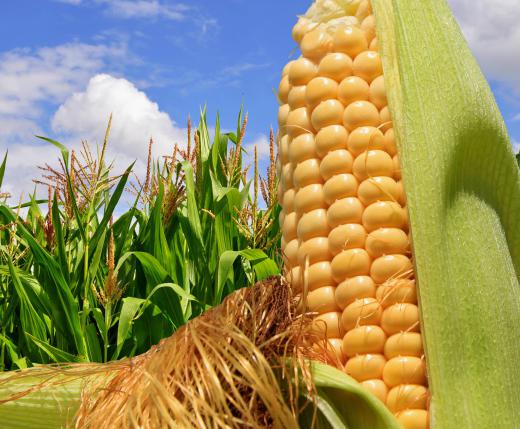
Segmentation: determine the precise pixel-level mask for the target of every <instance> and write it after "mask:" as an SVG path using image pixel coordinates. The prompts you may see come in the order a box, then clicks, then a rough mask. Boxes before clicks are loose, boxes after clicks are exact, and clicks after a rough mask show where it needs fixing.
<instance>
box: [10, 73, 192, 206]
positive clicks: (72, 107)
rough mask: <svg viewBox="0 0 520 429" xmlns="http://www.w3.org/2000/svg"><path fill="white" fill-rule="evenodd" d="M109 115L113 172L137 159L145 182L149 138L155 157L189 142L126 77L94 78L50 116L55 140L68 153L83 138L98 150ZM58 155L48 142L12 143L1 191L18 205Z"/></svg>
mask: <svg viewBox="0 0 520 429" xmlns="http://www.w3.org/2000/svg"><path fill="white" fill-rule="evenodd" d="M110 113H112V114H113V121H112V128H111V132H110V138H109V145H108V151H107V159H108V160H110V161H112V160H114V161H115V173H118V174H119V173H121V172H122V171H124V169H126V168H127V167H128V166H129V165H130V164H131V163H132V162H134V161H136V160H137V162H136V164H135V167H134V172H135V173H136V174H137V175H138V176H139V177H141V178H142V177H143V176H144V173H145V171H146V159H147V154H148V142H149V139H150V138H152V139H153V140H154V145H153V155H154V158H158V157H160V156H162V155H169V154H171V152H172V148H173V145H174V144H175V143H179V145H180V146H181V147H182V146H183V145H184V144H185V141H186V130H185V129H182V128H180V127H178V126H176V125H175V123H174V122H173V121H172V119H171V118H170V117H169V115H168V114H167V113H164V112H162V111H161V110H160V109H159V106H158V105H157V104H156V103H154V102H152V101H151V100H150V99H149V98H148V96H147V95H146V94H145V93H144V92H142V91H139V90H138V89H137V88H136V87H135V86H134V85H133V84H132V83H131V82H129V81H128V80H126V79H122V78H116V77H113V76H110V75H107V74H98V75H96V76H94V77H92V78H91V79H90V80H89V82H88V84H87V85H86V87H85V88H84V89H83V91H81V92H76V93H73V94H72V95H70V96H69V97H68V98H66V100H65V101H64V102H63V104H62V105H61V106H60V107H59V108H58V110H57V111H56V113H55V114H54V116H53V118H52V128H53V131H54V133H55V134H56V136H55V138H56V140H58V141H60V142H62V143H63V144H65V145H66V147H67V148H68V149H69V150H72V149H74V150H76V151H77V152H79V150H80V144H81V141H83V140H86V141H87V142H89V145H90V146H91V148H93V149H95V147H96V145H100V144H101V143H102V141H103V138H104V135H105V129H106V125H107V122H108V118H109V116H110ZM18 125H19V126H21V127H23V126H25V125H27V124H24V123H23V122H21V123H20V124H18ZM13 126H15V125H13ZM34 140H35V139H33V141H34ZM59 157H60V154H59V151H58V150H57V149H56V148H54V147H53V146H52V145H50V144H46V143H31V144H14V145H11V146H10V148H9V156H8V167H7V169H6V178H5V181H4V185H3V186H2V191H3V192H9V193H11V195H12V196H13V198H12V199H11V203H12V204H15V203H17V202H18V201H19V195H20V194H21V193H23V195H24V196H25V197H27V194H28V193H29V192H32V191H33V190H34V186H35V185H34V183H33V181H32V180H33V179H35V178H40V177H41V172H40V171H39V170H38V168H37V166H43V165H45V164H46V163H49V164H51V165H56V164H57V159H58V158H59ZM39 195H41V196H46V190H45V189H43V188H40V191H39Z"/></svg>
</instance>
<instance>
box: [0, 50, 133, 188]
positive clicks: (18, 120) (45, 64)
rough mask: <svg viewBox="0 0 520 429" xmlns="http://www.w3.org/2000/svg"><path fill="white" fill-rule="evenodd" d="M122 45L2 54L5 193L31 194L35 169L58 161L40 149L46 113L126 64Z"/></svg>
mask: <svg viewBox="0 0 520 429" xmlns="http://www.w3.org/2000/svg"><path fill="white" fill-rule="evenodd" d="M127 58H128V52H127V49H126V45H124V44H113V45H105V44H87V43H78V42H74V43H66V44H63V45H58V46H54V47H43V48H40V49H34V50H33V49H15V50H12V51H8V52H4V53H0V124H1V127H0V151H1V152H2V153H5V151H7V150H9V156H8V168H7V171H6V177H5V180H4V188H9V189H8V190H9V191H10V192H11V193H12V194H13V195H18V193H19V192H20V191H24V192H27V191H30V190H32V188H33V184H32V182H31V179H32V178H34V177H36V176H37V175H38V171H37V169H36V168H35V165H37V164H40V165H41V164H42V163H43V162H45V161H50V160H51V159H55V158H57V155H58V154H57V152H56V150H54V149H53V148H52V147H51V146H50V145H45V144H43V143H41V144H39V143H38V142H37V140H36V138H35V137H34V136H35V135H41V134H45V132H46V131H45V129H42V128H45V124H46V122H47V120H48V111H49V109H51V110H50V111H53V110H52V109H55V108H56V107H57V106H59V105H60V104H61V103H63V102H64V101H65V100H66V99H67V97H69V96H70V94H71V93H74V92H76V91H79V90H80V89H81V88H85V85H86V84H87V82H88V81H89V79H90V78H91V77H92V76H93V75H95V74H97V73H99V71H101V70H106V69H107V68H110V66H111V64H124V63H125V62H126V61H127Z"/></svg>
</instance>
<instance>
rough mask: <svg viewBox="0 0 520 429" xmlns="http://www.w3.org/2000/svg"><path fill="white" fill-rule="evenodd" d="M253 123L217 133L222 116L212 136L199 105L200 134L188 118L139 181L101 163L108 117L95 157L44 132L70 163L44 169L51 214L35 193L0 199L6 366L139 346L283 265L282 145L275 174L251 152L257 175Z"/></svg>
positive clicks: (2, 355) (108, 356) (0, 334)
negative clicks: (183, 133) (261, 170)
mask: <svg viewBox="0 0 520 429" xmlns="http://www.w3.org/2000/svg"><path fill="white" fill-rule="evenodd" d="M246 122H247V117H246V118H245V119H243V118H242V114H240V115H239V118H238V126H237V131H236V133H222V132H221V130H220V125H219V122H218V119H217V124H216V127H215V134H214V137H213V139H212V140H211V139H210V136H209V132H208V127H207V124H206V115H205V112H202V114H201V118H200V123H199V126H198V128H197V129H196V130H195V132H194V133H193V135H194V142H193V144H192V141H191V140H192V139H191V137H192V136H191V134H192V133H191V129H190V128H191V127H190V125H188V136H187V144H185V145H183V147H182V148H181V147H179V146H178V145H175V147H173V148H172V155H171V156H169V157H165V158H164V159H163V160H155V161H152V159H151V156H150V155H149V159H148V171H147V175H146V178H145V180H144V182H141V181H140V180H139V179H137V178H136V179H135V180H136V183H134V182H133V181H132V179H133V178H132V167H133V166H130V167H129V168H128V169H127V170H126V171H125V172H124V173H123V174H121V175H119V176H115V177H114V176H112V171H113V166H112V165H111V164H109V163H106V161H105V152H106V147H107V140H108V135H109V129H110V124H109V128H108V130H107V136H106V138H105V142H104V144H103V146H102V148H101V150H100V151H99V152H98V155H97V156H96V157H94V156H93V155H92V153H91V151H90V149H89V147H88V146H87V145H83V148H82V153H81V154H80V156H77V154H76V153H74V152H72V153H69V152H68V151H67V149H66V148H65V147H63V146H62V145H61V144H59V143H58V142H55V141H53V140H50V139H47V138H44V140H46V141H48V142H49V143H52V144H53V145H55V146H56V147H58V148H59V149H60V150H61V154H62V160H61V170H56V169H51V168H47V169H46V171H45V175H44V179H43V180H42V181H41V182H39V183H40V184H44V185H47V186H48V189H49V198H48V201H47V204H48V207H47V213H44V212H43V211H42V208H41V206H42V204H41V203H42V201H38V200H36V197H35V196H33V197H31V199H30V201H28V202H27V203H25V204H23V205H22V206H20V207H15V208H13V207H9V206H8V205H7V204H5V203H3V204H1V205H0V319H1V323H0V369H16V368H25V367H27V366H30V365H32V364H33V363H47V362H63V361H75V362H104V361H108V360H112V359H119V358H122V357H126V356H133V355H136V354H140V353H142V352H144V351H146V350H148V348H149V347H150V346H152V345H153V344H156V343H157V342H159V340H161V339H162V338H164V337H166V336H169V335H171V334H172V333H173V332H174V331H175V330H176V329H178V328H179V327H180V326H182V325H183V324H185V323H186V322H187V321H188V320H190V319H191V318H193V317H196V316H198V315H200V314H201V313H202V312H203V311H205V310H206V309H208V308H210V307H212V306H215V305H217V304H219V303H220V302H221V301H222V299H223V298H224V297H225V296H226V295H228V294H229V293H231V292H233V291H234V290H236V289H238V288H241V287H245V286H247V285H250V284H252V283H254V282H256V281H258V280H262V279H264V278H266V277H269V276H271V275H275V274H278V273H279V266H280V260H279V256H278V254H277V251H276V249H277V247H278V241H279V235H278V232H277V228H275V227H274V226H275V224H276V221H275V220H276V219H277V216H278V211H279V209H278V206H277V203H276V198H275V193H276V182H275V174H274V169H275V167H274V155H273V156H272V157H271V163H270V166H269V169H268V173H267V179H266V180H263V179H260V178H259V176H258V163H257V162H255V175H254V177H253V179H252V182H251V181H248V179H247V167H244V166H243V156H242V155H243V149H242V140H243V138H244V133H245V126H246ZM151 144H152V142H150V145H151ZM150 153H151V151H150ZM272 153H274V149H273V148H272ZM6 157H7V156H6ZM255 160H256V159H255ZM256 161H257V160H256ZM5 165H6V158H4V161H3V163H2V165H1V166H0V184H1V180H2V178H3V174H4V171H5ZM259 181H261V183H260V184H261V187H262V191H263V194H264V199H266V200H267V207H266V208H265V209H262V210H260V209H259V204H258V184H259ZM252 183H253V186H254V189H255V192H254V196H251V195H250V191H249V188H250V185H251V184H252ZM132 193H133V195H134V203H133V204H132V205H131V207H129V208H128V209H127V210H126V211H123V210H122V202H121V198H122V196H123V195H124V196H128V195H132ZM21 207H23V208H24V209H23V210H20V208H21ZM22 212H23V215H22V214H21V213H22Z"/></svg>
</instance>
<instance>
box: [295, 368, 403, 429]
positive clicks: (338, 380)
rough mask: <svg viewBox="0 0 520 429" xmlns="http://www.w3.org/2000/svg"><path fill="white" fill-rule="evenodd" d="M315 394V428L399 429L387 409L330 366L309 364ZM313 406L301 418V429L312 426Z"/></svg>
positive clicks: (355, 382) (359, 386)
mask: <svg viewBox="0 0 520 429" xmlns="http://www.w3.org/2000/svg"><path fill="white" fill-rule="evenodd" d="M311 372H312V380H313V383H314V385H315V387H316V395H315V396H314V397H312V396H309V397H308V399H311V400H313V401H315V405H316V410H317V413H318V414H317V416H316V419H317V427H319V428H331V429H367V428H370V429H402V427H401V425H400V424H399V423H398V422H397V420H396V419H395V417H394V416H393V415H392V414H391V413H390V411H388V408H386V406H385V405H384V404H383V403H382V402H381V401H380V400H379V399H377V398H376V397H375V396H374V395H372V394H371V393H369V391H368V390H366V389H365V388H363V387H362V386H361V385H360V384H359V383H358V382H357V381H356V380H354V379H353V378H351V377H349V376H348V375H346V374H345V373H344V372H342V371H339V370H338V369H336V368H333V367H331V366H329V365H324V364H321V363H318V362H311ZM312 411H313V410H312V407H309V408H306V409H305V412H304V413H303V415H302V416H301V418H300V425H301V427H302V428H305V427H311V426H310V425H311V422H312V419H313V412H312Z"/></svg>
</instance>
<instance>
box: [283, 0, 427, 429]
mask: <svg viewBox="0 0 520 429" xmlns="http://www.w3.org/2000/svg"><path fill="white" fill-rule="evenodd" d="M354 3H355V4H356V5H357V7H356V8H354V9H356V10H355V11H354V9H353V15H352V16H350V17H348V18H347V19H346V20H345V24H343V25H334V26H331V28H327V27H326V26H324V25H321V26H317V27H316V26H315V25H314V26H313V24H312V23H310V22H308V21H306V20H305V18H301V19H300V21H299V22H298V24H297V25H296V26H295V28H294V30H293V36H294V38H295V40H296V41H297V42H298V43H299V45H300V49H301V52H302V56H301V57H300V58H299V59H297V60H295V61H291V62H290V63H289V64H287V66H286V67H285V68H284V70H283V73H282V79H281V82H280V86H279V91H278V96H279V101H280V108H279V129H280V165H279V168H280V171H279V174H280V177H281V184H280V189H279V201H280V204H281V206H282V212H281V215H280V225H281V228H282V251H283V253H284V257H285V268H284V270H285V271H284V272H285V275H286V277H287V278H288V280H289V281H290V282H291V285H292V287H293V288H294V290H295V293H297V294H299V293H302V291H303V289H304V285H305V292H306V294H307V295H306V303H307V307H308V310H309V311H312V312H314V313H316V314H317V315H316V317H315V319H314V327H315V329H316V330H317V331H322V332H324V333H325V334H326V336H327V339H328V343H329V345H330V349H331V352H333V353H335V354H336V355H337V356H338V358H339V360H340V361H341V362H342V364H343V365H344V370H345V372H347V373H348V374H349V375H351V376H352V377H353V378H355V379H356V380H358V381H359V382H360V383H361V384H362V385H363V386H364V387H365V388H367V389H368V390H370V391H371V392H372V393H373V394H374V395H376V396H377V397H378V398H380V399H381V400H382V401H383V402H385V403H386V405H387V406H388V408H389V409H390V410H391V411H392V412H393V413H395V415H396V417H397V418H398V420H399V421H400V422H401V423H402V424H403V426H404V427H405V428H409V429H419V428H427V427H428V411H427V408H428V403H427V398H428V390H427V378H426V367H425V362H424V353H423V349H422V340H421V334H420V325H419V309H418V304H417V293H416V286H415V281H414V273H413V265H412V261H411V258H410V239H409V231H408V217H407V210H406V198H405V193H404V191H403V185H402V182H401V174H400V168H399V160H398V156H397V150H396V146H395V137H394V130H393V128H392V123H391V118H390V113H389V109H388V106H387V98H386V90H385V82H384V76H383V69H382V64H381V58H380V55H379V53H378V42H377V38H376V36H375V19H374V16H373V14H372V11H371V7H370V4H369V2H368V1H366V0H364V1H358V2H354Z"/></svg>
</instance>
